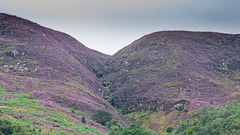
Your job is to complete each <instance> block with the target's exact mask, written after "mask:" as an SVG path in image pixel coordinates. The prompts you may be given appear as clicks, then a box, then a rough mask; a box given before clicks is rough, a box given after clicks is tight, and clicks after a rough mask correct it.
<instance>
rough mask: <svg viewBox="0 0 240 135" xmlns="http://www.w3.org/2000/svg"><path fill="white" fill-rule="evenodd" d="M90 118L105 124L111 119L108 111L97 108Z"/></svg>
mask: <svg viewBox="0 0 240 135" xmlns="http://www.w3.org/2000/svg"><path fill="white" fill-rule="evenodd" d="M92 119H93V120H95V121H96V122H97V123H99V124H102V125H106V123H107V122H109V121H111V120H112V114H111V113H110V112H109V111H105V110H97V112H96V113H94V114H93V115H92Z"/></svg>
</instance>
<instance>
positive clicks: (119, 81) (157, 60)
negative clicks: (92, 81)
mask: <svg viewBox="0 0 240 135" xmlns="http://www.w3.org/2000/svg"><path fill="white" fill-rule="evenodd" d="M239 52H240V35H232V34H222V33H213V32H187V31H163V32H156V33H152V34H149V35H146V36H144V37H142V38H140V39H138V40H136V41H135V42H133V43H132V44H130V45H128V46H127V47H125V48H123V49H122V50H120V51H118V52H117V53H116V54H114V55H113V56H112V58H111V59H110V60H109V61H108V62H107V63H106V64H105V65H106V67H107V68H106V69H105V70H104V71H103V77H102V78H101V79H102V81H103V85H104V86H105V87H106V88H107V89H109V90H110V91H111V92H112V94H113V96H112V100H111V101H112V104H114V105H115V106H116V107H117V108H119V110H121V111H122V113H123V114H125V115H126V116H127V117H128V118H129V119H131V120H132V121H134V122H137V123H138V124H141V125H142V126H144V127H149V128H151V129H154V130H156V131H159V132H161V131H165V128H166V126H167V125H177V121H178V120H180V119H181V118H185V117H186V116H190V115H191V114H193V111H196V110H198V109H200V108H202V106H204V105H209V106H211V105H225V104H226V103H227V101H228V100H238V101H239V94H240V93H239V92H240V83H239V81H240V54H239ZM180 104H183V106H184V110H183V111H181V112H180V111H177V109H176V108H177V106H178V105H180ZM176 120H177V121H176Z"/></svg>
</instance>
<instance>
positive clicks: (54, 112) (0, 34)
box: [0, 14, 128, 134]
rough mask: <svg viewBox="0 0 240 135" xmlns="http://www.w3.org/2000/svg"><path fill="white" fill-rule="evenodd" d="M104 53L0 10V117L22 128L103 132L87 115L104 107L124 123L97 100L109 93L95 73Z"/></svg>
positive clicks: (50, 131) (107, 96) (71, 132)
mask: <svg viewBox="0 0 240 135" xmlns="http://www.w3.org/2000/svg"><path fill="white" fill-rule="evenodd" d="M108 58H109V56H108V55H105V54H102V53H99V52H97V51H94V50H91V49H89V48H87V47H85V46H84V45H82V44H81V43H79V42H78V41H77V40H76V39H74V38H72V37H71V36H69V35H67V34H64V33H61V32H58V31H54V30H51V29H48V28H44V27H42V26H40V25H38V24H36V23H33V22H30V21H28V20H25V19H22V18H18V17H15V16H10V15H7V14H0V80H1V83H0V92H1V96H0V105H1V106H0V110H1V112H3V115H1V118H7V119H10V120H12V121H14V122H17V123H18V124H20V125H23V126H24V127H25V128H26V129H27V131H28V132H30V131H31V129H33V128H34V129H35V128H36V129H41V130H42V132H44V133H52V134H59V133H60V132H62V133H67V134H76V133H87V132H89V133H94V134H103V133H107V132H108V131H107V130H106V128H105V127H104V126H102V125H100V124H97V123H95V122H94V121H93V120H91V114H93V113H94V112H96V110H98V109H104V110H108V111H110V112H111V113H112V114H114V118H115V119H116V120H117V121H118V122H120V123H121V124H123V125H124V126H126V125H128V121H127V119H126V118H125V117H123V116H122V115H121V114H119V113H118V112H117V111H116V110H115V109H114V108H113V107H112V106H111V105H110V104H109V103H108V102H106V101H105V100H104V99H103V97H104V98H106V99H107V98H109V92H108V91H107V90H106V89H105V88H104V87H102V86H101V83H99V80H98V79H97V77H96V74H97V73H98V71H99V70H101V69H102V68H103V63H104V62H105V61H106V60H107V59H108ZM82 116H86V120H87V123H86V124H84V123H81V118H82ZM29 125H31V126H29Z"/></svg>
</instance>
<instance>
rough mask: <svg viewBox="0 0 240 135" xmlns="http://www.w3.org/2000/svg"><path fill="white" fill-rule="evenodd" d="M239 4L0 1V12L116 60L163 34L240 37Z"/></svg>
mask: <svg viewBox="0 0 240 135" xmlns="http://www.w3.org/2000/svg"><path fill="white" fill-rule="evenodd" d="M239 6H240V0H0V12H2V13H7V14H11V15H16V16H19V17H22V18H25V19H28V20H30V21H33V22H36V23H38V24H40V25H42V26H45V27H48V28H51V29H54V30H58V31H61V32H64V33H67V34H69V35H71V36H73V37H74V38H76V39H77V40H78V41H80V42H81V43H83V44H84V45H85V46H87V47H89V48H91V49H94V50H97V51H100V52H102V53H105V54H110V55H112V54H114V53H116V52H117V51H118V50H120V49H122V48H123V47H125V46H127V45H129V44H130V43H132V42H133V41H134V40H137V39H139V38H140V37H142V36H144V35H146V34H149V33H152V32H156V31H165V30H188V31H214V32H222V33H232V34H239V33H240V14H239V13H240V8H239Z"/></svg>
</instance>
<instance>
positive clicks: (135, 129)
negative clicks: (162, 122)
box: [121, 124, 150, 135]
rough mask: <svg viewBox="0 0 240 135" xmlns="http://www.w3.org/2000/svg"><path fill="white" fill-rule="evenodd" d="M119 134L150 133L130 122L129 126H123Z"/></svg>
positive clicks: (143, 134) (142, 134)
mask: <svg viewBox="0 0 240 135" xmlns="http://www.w3.org/2000/svg"><path fill="white" fill-rule="evenodd" d="M121 135H150V134H149V133H148V131H147V130H146V129H144V128H142V127H140V126H139V125H136V124H131V125H130V127H129V128H125V129H124V130H123V132H122V133H121Z"/></svg>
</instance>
